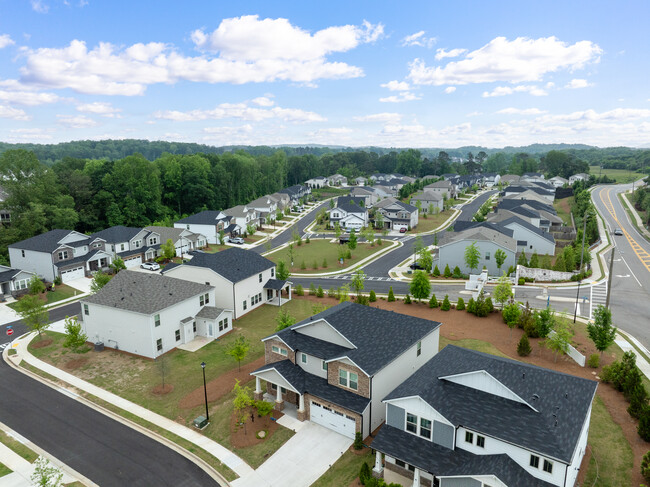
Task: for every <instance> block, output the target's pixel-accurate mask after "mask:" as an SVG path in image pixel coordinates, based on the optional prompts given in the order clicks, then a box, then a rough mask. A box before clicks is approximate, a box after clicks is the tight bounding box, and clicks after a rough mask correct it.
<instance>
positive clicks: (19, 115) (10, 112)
mask: <svg viewBox="0 0 650 487" xmlns="http://www.w3.org/2000/svg"><path fill="white" fill-rule="evenodd" d="M0 118H12V119H14V120H31V118H32V117H30V116H29V115H27V113H25V110H21V109H20V108H14V107H10V106H6V105H0Z"/></svg>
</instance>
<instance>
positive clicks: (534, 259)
mask: <svg viewBox="0 0 650 487" xmlns="http://www.w3.org/2000/svg"><path fill="white" fill-rule="evenodd" d="M528 267H532V268H533V269H537V268H539V256H538V255H537V252H533V255H531V256H530V262H529V263H528Z"/></svg>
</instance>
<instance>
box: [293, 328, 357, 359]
mask: <svg viewBox="0 0 650 487" xmlns="http://www.w3.org/2000/svg"><path fill="white" fill-rule="evenodd" d="M281 338H282V341H283V342H284V343H286V344H287V345H288V346H289V347H291V349H292V350H294V351H295V350H299V351H302V352H305V353H308V354H309V355H313V356H314V357H318V358H320V359H323V360H330V359H333V358H336V357H342V356H343V355H345V354H346V353H347V352H349V351H350V348H348V347H343V346H341V345H337V344H336V343H332V342H328V341H325V340H321V339H320V338H314V337H311V336H309V335H305V334H303V333H298V332H297V331H293V332H291V333H283V334H282V335H281Z"/></svg>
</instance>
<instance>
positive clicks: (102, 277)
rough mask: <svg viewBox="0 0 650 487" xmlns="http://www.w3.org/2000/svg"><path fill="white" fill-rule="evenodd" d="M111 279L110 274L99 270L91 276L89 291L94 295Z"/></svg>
mask: <svg viewBox="0 0 650 487" xmlns="http://www.w3.org/2000/svg"><path fill="white" fill-rule="evenodd" d="M112 277H113V276H111V275H110V274H106V273H105V272H103V271H102V270H101V269H100V270H98V271H97V272H96V273H95V275H94V276H93V282H91V283H90V290H91V291H92V292H94V293H96V292H97V291H99V290H100V289H101V288H103V287H104V286H105V285H106V284H108V281H110V280H111V279H112Z"/></svg>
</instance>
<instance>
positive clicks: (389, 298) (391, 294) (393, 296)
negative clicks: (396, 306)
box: [387, 286, 395, 302]
mask: <svg viewBox="0 0 650 487" xmlns="http://www.w3.org/2000/svg"><path fill="white" fill-rule="evenodd" d="M387 301H388V302H391V301H395V294H393V286H391V287H390V289H389V290H388V299H387Z"/></svg>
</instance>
